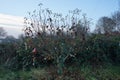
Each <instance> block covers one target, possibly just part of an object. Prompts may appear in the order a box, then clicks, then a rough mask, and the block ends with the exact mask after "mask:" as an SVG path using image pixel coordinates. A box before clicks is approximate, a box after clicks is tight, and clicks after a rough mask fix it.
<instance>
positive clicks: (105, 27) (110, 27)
mask: <svg viewBox="0 0 120 80" xmlns="http://www.w3.org/2000/svg"><path fill="white" fill-rule="evenodd" d="M115 25H116V23H115V22H114V20H112V19H111V18H109V17H101V18H100V19H99V20H98V22H97V24H96V29H95V32H96V33H105V34H106V33H107V34H108V33H111V32H114V31H115V29H116V27H115Z"/></svg>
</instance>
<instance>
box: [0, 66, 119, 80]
mask: <svg viewBox="0 0 120 80" xmlns="http://www.w3.org/2000/svg"><path fill="white" fill-rule="evenodd" d="M67 70H68V71H69V72H66V73H67V74H68V75H67V74H66V73H65V74H64V75H62V76H58V75H57V76H58V77H56V78H54V80H63V79H64V80H76V79H77V78H74V77H73V76H76V77H78V76H80V77H81V80H120V66H112V65H111V66H106V67H101V68H96V69H93V68H92V67H91V66H82V67H80V68H78V67H69V68H67ZM70 72H71V73H70ZM75 72H77V73H78V74H76V73H75ZM69 74H70V75H69ZM74 74H75V75H74ZM52 77H53V75H52V74H49V72H48V71H47V70H46V69H45V68H37V69H31V70H30V71H23V70H21V71H11V70H9V69H5V68H3V67H0V80H52ZM79 79H80V78H79Z"/></svg>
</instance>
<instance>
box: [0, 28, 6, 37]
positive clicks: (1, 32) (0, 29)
mask: <svg viewBox="0 0 120 80" xmlns="http://www.w3.org/2000/svg"><path fill="white" fill-rule="evenodd" d="M6 34H7V33H6V32H5V30H4V29H3V28H2V27H0V37H5V36H6Z"/></svg>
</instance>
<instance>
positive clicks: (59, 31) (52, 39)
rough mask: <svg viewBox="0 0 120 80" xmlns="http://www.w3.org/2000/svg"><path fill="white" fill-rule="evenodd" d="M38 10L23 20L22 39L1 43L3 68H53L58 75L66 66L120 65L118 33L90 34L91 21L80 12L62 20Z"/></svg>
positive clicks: (48, 12) (119, 35)
mask: <svg viewBox="0 0 120 80" xmlns="http://www.w3.org/2000/svg"><path fill="white" fill-rule="evenodd" d="M39 6H40V10H39V11H37V10H35V11H33V13H29V17H25V28H24V32H25V36H23V37H21V38H20V39H18V40H17V41H16V42H13V43H11V42H9V43H0V59H1V60H0V63H1V64H4V66H5V67H7V68H10V69H13V70H20V69H27V70H29V69H31V68H33V67H46V66H54V67H56V68H57V72H58V74H60V75H61V74H62V73H63V71H64V69H66V67H67V66H82V65H91V66H94V67H98V66H102V65H104V64H108V63H109V64H120V33H115V32H112V33H111V34H104V33H101V34H98V33H91V32H90V25H91V21H90V19H88V18H87V17H86V15H85V14H81V11H80V10H79V9H75V10H73V11H69V14H68V15H66V16H63V15H62V14H58V13H53V12H52V11H51V10H49V9H42V8H41V4H40V5H39Z"/></svg>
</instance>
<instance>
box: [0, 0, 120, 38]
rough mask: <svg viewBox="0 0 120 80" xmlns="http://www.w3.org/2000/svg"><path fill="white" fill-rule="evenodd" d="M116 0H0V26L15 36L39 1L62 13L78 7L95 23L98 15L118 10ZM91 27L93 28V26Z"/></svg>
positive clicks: (20, 30)
mask: <svg viewBox="0 0 120 80" xmlns="http://www.w3.org/2000/svg"><path fill="white" fill-rule="evenodd" d="M118 2H120V0H0V27H3V28H4V29H5V30H6V31H7V33H8V34H9V35H13V36H15V37H17V36H18V35H19V34H21V33H23V32H22V27H23V18H24V17H25V16H26V15H27V12H28V11H30V12H32V11H33V10H34V9H38V4H39V3H43V8H49V9H51V10H52V11H53V12H60V13H63V14H66V13H67V12H68V11H69V10H73V9H75V8H79V9H80V10H82V13H86V14H87V17H88V18H92V19H93V20H92V22H93V23H94V24H95V22H96V21H97V20H98V19H99V18H100V17H102V16H110V15H111V14H112V13H113V12H115V11H116V10H118V8H119V4H118ZM91 28H92V29H93V26H92V27H91Z"/></svg>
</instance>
